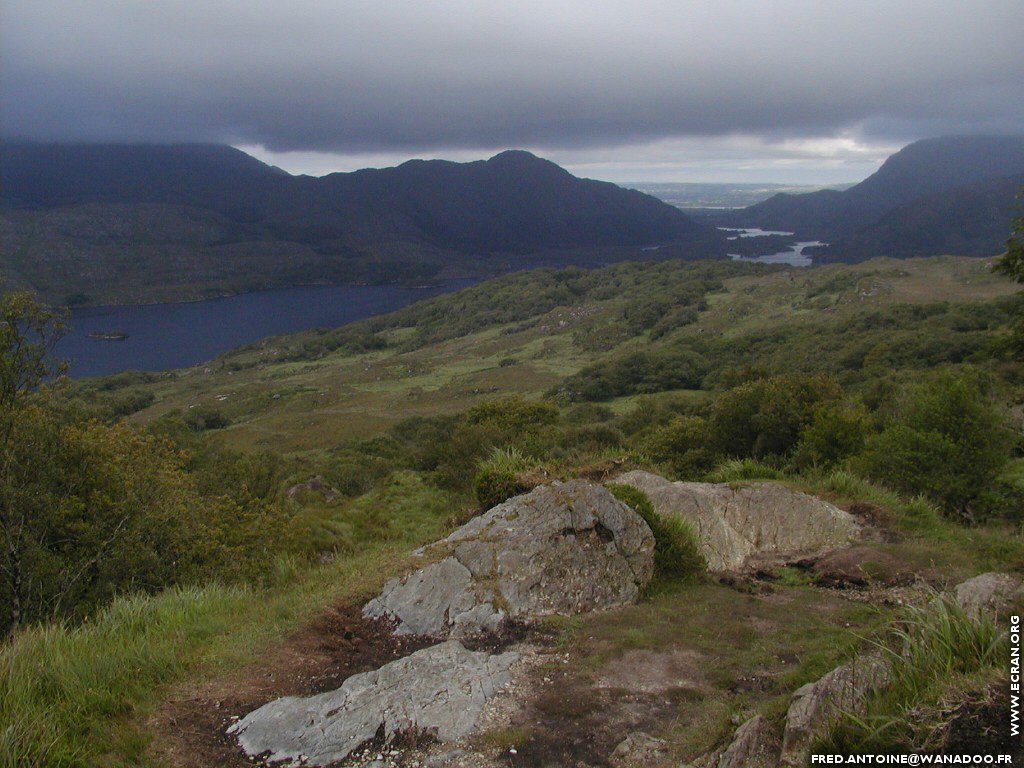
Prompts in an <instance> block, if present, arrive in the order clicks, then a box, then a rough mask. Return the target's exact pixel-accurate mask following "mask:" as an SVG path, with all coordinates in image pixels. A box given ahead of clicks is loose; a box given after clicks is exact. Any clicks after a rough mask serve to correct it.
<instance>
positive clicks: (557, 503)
mask: <svg viewBox="0 0 1024 768" xmlns="http://www.w3.org/2000/svg"><path fill="white" fill-rule="evenodd" d="M425 554H426V555H427V556H440V557H441V559H440V560H438V561H437V562H434V563H431V564H430V565H427V566H425V567H423V568H421V569H419V570H418V571H415V572H414V573H412V574H410V575H409V576H406V577H405V578H402V579H393V580H392V581H390V582H388V584H386V585H385V587H384V590H383V591H382V592H381V594H380V595H379V596H378V597H376V598H374V599H373V600H371V601H370V602H369V603H367V604H366V606H365V607H364V608H363V615H364V616H367V617H386V618H389V619H391V620H393V621H395V622H396V629H395V631H396V633H399V634H418V635H431V636H436V637H445V636H448V635H454V636H465V635H469V634H474V633H478V632H481V631H486V630H491V629H495V628H497V627H498V626H499V625H500V624H501V622H502V621H503V620H504V619H506V618H515V619H524V620H525V619H530V618H533V617H538V616H545V615H550V614H575V613H582V612H585V611H593V610H596V609H600V608H609V607H612V606H616V605H623V604H626V603H630V602H632V601H634V600H636V598H637V597H638V596H639V594H640V591H641V590H642V589H643V588H644V586H645V585H646V584H647V583H648V581H650V579H651V576H652V575H653V573H654V535H653V534H652V533H651V529H650V528H649V527H648V525H647V523H646V522H644V520H643V518H641V517H640V516H639V515H638V514H637V513H636V512H634V511H633V510H632V509H630V508H629V507H628V506H627V505H625V504H623V503H622V502H621V501H619V500H618V499H616V498H615V497H614V496H612V495H611V493H609V492H608V491H607V490H606V489H605V488H602V487H601V486H599V485H593V484H591V483H587V482H584V481H582V480H573V481H570V482H567V483H553V484H551V485H546V486H541V487H539V488H535V489H534V490H533V491H531V492H530V493H527V494H524V495H522V496H516V497H515V498H512V499H509V500H508V501H506V502H504V503H502V504H499V505H498V506H496V507H494V508H493V509H491V510H490V511H489V512H487V513H486V514H484V515H481V516H480V517H476V518H474V519H472V520H470V521H469V522H468V523H466V524H465V525H463V526H462V527H461V528H459V529H457V530H456V531H455V532H453V533H452V534H451V535H450V536H449V537H448V538H447V539H444V540H443V541H441V542H438V544H436V545H434V546H433V547H430V548H428V549H427V550H426V551H425Z"/></svg>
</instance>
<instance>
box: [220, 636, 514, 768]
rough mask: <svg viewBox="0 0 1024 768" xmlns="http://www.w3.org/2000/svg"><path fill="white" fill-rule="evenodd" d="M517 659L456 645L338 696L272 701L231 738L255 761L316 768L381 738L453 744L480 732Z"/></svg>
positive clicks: (358, 680) (400, 664) (404, 662)
mask: <svg viewBox="0 0 1024 768" xmlns="http://www.w3.org/2000/svg"><path fill="white" fill-rule="evenodd" d="M517 658H518V656H517V654H515V653H504V654H501V655H500V656H492V655H489V654H487V653H483V652H474V651H468V650H466V649H465V648H464V647H463V646H462V645H461V644H460V643H459V642H458V641H455V640H449V641H448V642H445V643H442V644H440V645H435V646H432V647H430V648H425V649H423V650H421V651H417V652H416V653H414V654H412V655H410V656H406V657H405V658H404V659H399V660H398V661H393V662H391V663H390V664H387V665H385V666H383V667H381V668H380V669H378V670H375V671H373V672H365V673H363V674H360V675H353V676H352V677H350V678H348V679H347V680H346V681H345V682H344V684H343V685H342V686H341V687H340V688H338V689H337V690H335V691H330V692H328V693H322V694H320V695H318V696H309V697H306V698H299V697H295V696H287V697H285V698H281V699H277V700H276V701H272V702H270V703H269V704H266V705H265V706H263V707H260V708H259V709H257V710H256V711H254V712H252V713H250V714H249V715H247V716H246V717H245V718H244V719H242V720H240V721H238V722H237V723H236V724H235V725H233V726H232V727H231V728H229V729H228V733H229V734H230V735H232V736H235V737H236V738H237V739H238V743H239V745H240V746H241V747H242V749H243V750H244V751H245V752H246V754H248V755H250V756H254V755H266V759H267V760H268V761H270V762H277V761H281V760H292V761H295V762H296V763H301V764H303V765H316V766H323V765H329V764H331V763H334V762H336V761H339V760H344V759H345V758H346V757H348V756H349V755H350V754H351V753H352V752H353V751H355V750H356V749H358V748H359V747H360V746H362V745H363V744H365V743H367V742H368V741H370V740H372V739H374V738H376V737H379V736H381V735H383V738H384V741H385V743H388V742H390V741H392V740H393V739H394V738H395V737H396V736H397V735H400V734H408V733H415V734H427V735H430V736H432V737H434V738H436V739H438V740H439V741H453V740H455V739H459V738H462V737H463V736H467V735H469V734H470V733H472V732H473V731H474V730H475V728H476V726H477V722H478V720H479V717H480V713H481V711H482V710H483V707H484V704H485V703H486V702H487V701H488V700H489V699H490V698H492V697H493V696H494V695H495V694H496V693H497V692H498V691H499V689H501V687H502V686H504V685H506V684H508V682H509V681H510V679H511V675H510V672H509V668H510V667H511V665H512V664H513V662H515V661H516V659H517Z"/></svg>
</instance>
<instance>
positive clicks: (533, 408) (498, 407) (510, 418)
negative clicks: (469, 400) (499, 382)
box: [466, 396, 558, 432]
mask: <svg viewBox="0 0 1024 768" xmlns="http://www.w3.org/2000/svg"><path fill="white" fill-rule="evenodd" d="M557 421H558V407H557V406H556V405H554V404H552V403H545V402H543V401H539V400H527V399H525V398H523V397H519V396H512V397H500V398H497V399H495V400H488V401H487V402H486V403H481V404H480V405H475V406H473V407H472V408H470V409H469V411H468V412H467V413H466V423H467V424H471V425H486V426H489V427H494V428H497V429H501V430H507V431H509V432H528V431H533V430H536V429H539V428H540V427H543V426H546V425H549V424H554V423H555V422H557Z"/></svg>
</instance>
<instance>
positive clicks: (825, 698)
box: [782, 656, 889, 766]
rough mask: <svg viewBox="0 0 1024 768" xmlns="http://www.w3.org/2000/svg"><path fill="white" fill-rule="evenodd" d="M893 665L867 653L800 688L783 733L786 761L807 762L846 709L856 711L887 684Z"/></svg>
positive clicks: (790, 764) (786, 762) (796, 764)
mask: <svg viewBox="0 0 1024 768" xmlns="http://www.w3.org/2000/svg"><path fill="white" fill-rule="evenodd" d="M888 679H889V667H888V665H887V664H886V663H885V661H883V660H882V659H880V658H877V657H874V656H867V657H862V658H858V659H855V660H854V661H851V662H849V663H847V664H843V665H842V666H840V667H836V668H835V669H833V670H832V671H831V672H829V673H828V674H827V675H825V676H824V677H822V678H821V679H819V680H818V681H817V682H814V683H808V684H807V685H805V686H803V687H802V688H798V689H797V691H796V693H794V694H793V698H792V700H791V702H790V705H789V711H788V712H787V713H786V728H785V732H784V733H783V735H782V763H783V764H784V765H788V766H802V765H804V764H806V762H807V759H808V756H809V755H810V750H811V747H812V746H813V744H814V741H815V739H817V738H819V737H821V736H822V735H824V734H825V732H826V731H827V730H828V729H829V727H830V726H831V725H833V724H834V723H835V722H836V720H837V718H838V717H839V716H840V714H841V713H842V712H856V711H857V710H858V708H859V706H860V704H861V703H862V702H863V701H864V698H865V697H866V696H867V695H868V694H869V693H870V692H871V691H874V690H877V689H878V688H880V687H882V686H884V685H885V684H886V682H887V681H888Z"/></svg>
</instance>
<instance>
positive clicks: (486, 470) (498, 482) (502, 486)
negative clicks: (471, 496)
mask: <svg viewBox="0 0 1024 768" xmlns="http://www.w3.org/2000/svg"><path fill="white" fill-rule="evenodd" d="M528 467H529V462H528V461H527V459H526V457H525V456H524V455H523V454H522V453H521V452H520V451H519V450H518V449H516V448H505V449H495V450H494V452H493V453H492V454H491V456H490V458H488V459H487V460H486V461H483V462H481V463H480V466H479V469H478V470H477V473H476V477H475V478H474V480H473V491H474V493H475V494H476V498H477V501H479V502H480V506H481V507H483V508H484V509H490V508H491V507H494V506H497V505H498V504H501V502H503V501H505V500H507V499H510V498H512V497H513V496H518V495H519V494H521V493H525V492H526V491H528V490H530V488H529V486H528V485H525V484H524V483H522V482H521V481H520V479H519V474H520V473H521V472H524V471H525V470H526V469H527V468H528Z"/></svg>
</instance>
